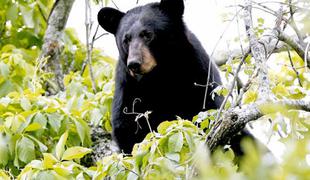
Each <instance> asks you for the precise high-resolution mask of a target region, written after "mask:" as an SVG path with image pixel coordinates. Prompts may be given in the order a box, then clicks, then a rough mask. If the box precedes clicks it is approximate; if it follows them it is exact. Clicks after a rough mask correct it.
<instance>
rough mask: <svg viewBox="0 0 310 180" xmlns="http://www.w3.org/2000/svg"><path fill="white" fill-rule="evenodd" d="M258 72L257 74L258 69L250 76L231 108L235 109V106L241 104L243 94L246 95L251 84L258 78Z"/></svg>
mask: <svg viewBox="0 0 310 180" xmlns="http://www.w3.org/2000/svg"><path fill="white" fill-rule="evenodd" d="M258 72H259V71H258V68H256V69H255V71H254V73H253V74H252V76H251V77H250V78H249V80H248V81H247V82H246V83H245V84H244V86H243V87H242V88H241V89H240V93H239V95H238V97H237V98H236V102H235V103H234V104H233V105H232V106H231V107H232V108H235V107H236V106H240V103H241V100H242V98H243V95H244V93H246V92H247V91H248V90H249V88H250V86H251V84H252V82H253V81H254V79H255V78H256V77H257V76H258Z"/></svg>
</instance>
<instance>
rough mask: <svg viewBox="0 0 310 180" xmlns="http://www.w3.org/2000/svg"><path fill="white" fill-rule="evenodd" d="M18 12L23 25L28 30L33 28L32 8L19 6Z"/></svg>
mask: <svg viewBox="0 0 310 180" xmlns="http://www.w3.org/2000/svg"><path fill="white" fill-rule="evenodd" d="M19 7H20V11H21V14H22V16H23V19H24V23H25V25H26V26H27V27H29V28H34V21H33V8H31V7H30V6H22V5H20V6H19Z"/></svg>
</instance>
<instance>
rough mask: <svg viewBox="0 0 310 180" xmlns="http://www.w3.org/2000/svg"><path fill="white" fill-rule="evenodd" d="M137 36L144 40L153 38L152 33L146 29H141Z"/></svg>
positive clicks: (147, 40)
mask: <svg viewBox="0 0 310 180" xmlns="http://www.w3.org/2000/svg"><path fill="white" fill-rule="evenodd" d="M139 36H140V37H141V38H143V39H144V40H145V41H146V42H149V41H151V40H152V39H153V33H152V32H150V31H148V30H143V31H141V32H140V34H139Z"/></svg>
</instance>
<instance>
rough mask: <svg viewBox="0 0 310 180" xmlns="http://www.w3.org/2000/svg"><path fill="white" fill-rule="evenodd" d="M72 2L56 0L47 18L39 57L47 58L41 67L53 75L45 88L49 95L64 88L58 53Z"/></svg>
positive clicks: (61, 48)
mask: <svg viewBox="0 0 310 180" xmlns="http://www.w3.org/2000/svg"><path fill="white" fill-rule="evenodd" d="M73 3H74V0H57V1H56V2H55V4H54V6H53V8H52V10H51V12H50V15H49V18H48V26H47V29H46V31H45V35H44V38H43V41H44V43H43V46H42V52H41V55H40V59H41V60H43V59H46V60H47V63H46V65H45V66H44V67H43V68H44V69H45V71H46V72H48V73H52V74H53V75H54V76H53V78H52V79H51V80H49V81H47V89H46V90H47V92H48V93H49V94H50V95H51V94H56V93H57V92H59V91H63V90H64V84H63V71H62V66H61V62H60V55H61V52H62V50H63V43H62V35H63V30H64V28H65V26H66V23H67V20H68V17H69V14H70V11H71V8H72V5H73Z"/></svg>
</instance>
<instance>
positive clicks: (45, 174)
mask: <svg viewBox="0 0 310 180" xmlns="http://www.w3.org/2000/svg"><path fill="white" fill-rule="evenodd" d="M35 179H44V180H55V179H57V178H56V177H55V176H54V175H53V174H52V171H41V172H38V175H37V176H36V178H35Z"/></svg>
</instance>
